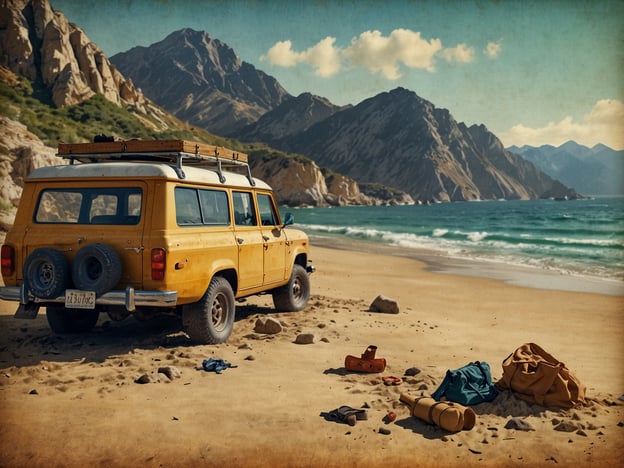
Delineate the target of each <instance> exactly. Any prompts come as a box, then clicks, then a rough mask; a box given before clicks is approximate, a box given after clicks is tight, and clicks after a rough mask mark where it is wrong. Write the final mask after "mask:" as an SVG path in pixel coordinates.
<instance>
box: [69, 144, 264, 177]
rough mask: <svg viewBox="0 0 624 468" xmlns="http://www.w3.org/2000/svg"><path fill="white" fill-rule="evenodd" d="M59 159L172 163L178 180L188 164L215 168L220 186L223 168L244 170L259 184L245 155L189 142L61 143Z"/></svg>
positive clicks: (84, 161) (73, 161) (71, 161)
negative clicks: (240, 168)
mask: <svg viewBox="0 0 624 468" xmlns="http://www.w3.org/2000/svg"><path fill="white" fill-rule="evenodd" d="M58 156H59V157H62V158H63V159H67V160H69V162H70V164H74V163H75V162H80V163H99V162H110V161H128V162H166V163H169V164H172V165H173V166H174V169H175V170H176V173H177V174H178V177H180V178H181V179H184V178H185V177H186V176H185V174H184V169H183V166H184V165H185V164H187V165H189V166H196V167H206V166H210V167H211V168H215V167H216V172H217V173H218V175H219V180H220V181H221V183H224V182H225V180H226V179H225V175H224V174H223V168H224V167H227V168H234V167H243V168H245V169H246V176H247V178H248V179H249V183H250V184H251V185H256V182H255V181H254V179H253V177H252V175H251V168H250V167H249V163H248V156H247V154H245V153H240V152H237V151H233V150H231V149H228V148H225V147H222V146H214V145H206V144H202V143H195V142H190V141H186V140H123V141H110V140H101V139H100V140H97V141H96V142H95V143H59V145H58Z"/></svg>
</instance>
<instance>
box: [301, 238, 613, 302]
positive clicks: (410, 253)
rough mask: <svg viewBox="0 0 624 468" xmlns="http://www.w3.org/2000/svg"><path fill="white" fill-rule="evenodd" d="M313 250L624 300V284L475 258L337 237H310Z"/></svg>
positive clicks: (530, 286)
mask: <svg viewBox="0 0 624 468" xmlns="http://www.w3.org/2000/svg"><path fill="white" fill-rule="evenodd" d="M309 237H310V243H311V245H313V246H318V247H324V248H328V249H337V250H350V251H355V252H364V253H376V254H380V255H391V256H398V257H406V258H411V259H414V260H417V261H420V262H422V263H424V264H425V265H426V267H425V269H426V270H427V271H430V272H432V273H442V274H448V275H458V276H468V277H476V278H485V279H493V280H498V281H502V282H503V283H506V284H510V285H514V286H521V287H527V288H532V289H544V290H555V291H568V292H584V293H592V294H605V295H609V296H624V281H618V280H615V279H606V278H597V277H593V276H583V275H574V274H564V273H561V272H557V271H554V270H545V269H542V268H538V267H531V266H528V265H515V264H509V263H502V262H497V261H493V260H486V259H478V258H462V257H451V256H447V255H444V254H442V253H439V252H436V251H433V250H425V249H414V248H407V247H401V246H395V245H386V244H381V243H373V242H367V241H363V240H354V239H345V238H339V237H330V236H319V235H314V234H312V235H309Z"/></svg>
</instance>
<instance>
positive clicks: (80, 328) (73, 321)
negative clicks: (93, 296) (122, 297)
mask: <svg viewBox="0 0 624 468" xmlns="http://www.w3.org/2000/svg"><path fill="white" fill-rule="evenodd" d="M99 316H100V311H99V310H97V309H66V308H65V307H63V306H60V305H56V304H51V305H49V306H47V307H46V318H47V319H48V324H49V325H50V328H51V329H52V331H53V332H54V333H59V334H63V333H84V332H87V331H89V330H91V329H92V328H93V327H94V326H95V324H96V323H97V321H98V317H99Z"/></svg>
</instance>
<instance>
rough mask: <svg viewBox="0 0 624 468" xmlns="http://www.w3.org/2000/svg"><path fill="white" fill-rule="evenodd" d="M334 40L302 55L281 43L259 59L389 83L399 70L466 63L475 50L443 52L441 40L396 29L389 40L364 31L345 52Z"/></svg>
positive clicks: (430, 69)
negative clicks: (358, 70) (356, 70)
mask: <svg viewBox="0 0 624 468" xmlns="http://www.w3.org/2000/svg"><path fill="white" fill-rule="evenodd" d="M335 42H336V39H335V38H333V37H326V38H325V39H323V40H322V41H320V42H318V43H317V44H316V45H314V46H312V47H310V48H308V49H307V50H305V51H302V52H299V51H296V50H293V48H292V42H291V41H290V40H285V41H280V42H277V43H275V45H274V46H273V47H271V48H270V49H269V50H268V52H267V53H266V55H263V56H262V57H260V59H261V60H262V61H266V62H268V63H270V64H272V65H277V66H281V67H295V66H297V65H300V64H304V63H305V64H307V65H310V66H311V67H313V68H314V70H315V73H316V74H317V75H319V76H322V77H330V76H333V75H335V74H336V73H338V72H339V71H340V70H341V68H342V67H363V68H365V69H367V70H368V71H370V72H372V73H380V74H381V75H383V76H384V77H385V78H387V79H389V80H396V79H399V78H400V77H401V68H405V67H406V68H411V69H418V70H425V71H428V72H434V71H435V60H436V59H437V58H439V57H441V58H443V59H445V60H447V61H449V62H458V63H469V62H472V61H473V60H474V58H475V50H474V48H473V47H470V46H468V45H466V44H458V45H457V46H456V47H453V48H443V46H442V41H441V40H440V39H435V38H433V39H429V40H427V39H424V38H423V37H422V36H421V35H420V32H417V31H411V30H409V29H395V30H394V31H392V32H391V33H390V34H389V35H388V36H384V35H383V34H382V33H381V32H380V31H365V32H363V33H361V34H360V35H359V36H357V37H354V38H353V39H352V40H351V44H349V46H347V47H345V48H340V47H337V46H336V45H335Z"/></svg>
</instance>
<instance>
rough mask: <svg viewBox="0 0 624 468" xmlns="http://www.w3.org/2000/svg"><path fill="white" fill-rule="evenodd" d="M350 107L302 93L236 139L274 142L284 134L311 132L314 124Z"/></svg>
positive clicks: (261, 118) (242, 131)
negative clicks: (309, 129) (309, 130)
mask: <svg viewBox="0 0 624 468" xmlns="http://www.w3.org/2000/svg"><path fill="white" fill-rule="evenodd" d="M349 107H350V106H345V107H339V106H336V105H334V104H332V103H331V102H330V101H329V100H328V99H325V98H323V97H320V96H315V95H313V94H311V93H302V94H300V95H299V96H297V97H294V98H289V99H286V100H284V102H282V103H281V104H280V105H279V106H277V107H276V108H275V109H273V110H272V111H270V112H267V113H266V114H264V115H263V116H262V117H260V119H259V120H258V121H257V122H254V123H253V124H251V125H248V126H246V127H244V128H243V129H241V130H239V131H237V132H236V133H235V134H234V135H233V136H235V137H236V138H239V139H241V140H244V141H263V142H267V143H271V142H273V141H276V140H279V139H280V138H282V137H283V136H284V135H293V134H296V133H299V132H302V131H304V130H307V129H308V128H310V127H311V126H312V125H314V124H316V123H318V122H321V121H322V120H325V119H326V118H328V117H330V116H331V115H333V114H335V113H336V112H338V111H340V110H343V109H347V108H349Z"/></svg>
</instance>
